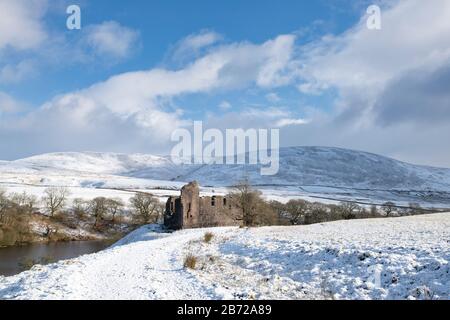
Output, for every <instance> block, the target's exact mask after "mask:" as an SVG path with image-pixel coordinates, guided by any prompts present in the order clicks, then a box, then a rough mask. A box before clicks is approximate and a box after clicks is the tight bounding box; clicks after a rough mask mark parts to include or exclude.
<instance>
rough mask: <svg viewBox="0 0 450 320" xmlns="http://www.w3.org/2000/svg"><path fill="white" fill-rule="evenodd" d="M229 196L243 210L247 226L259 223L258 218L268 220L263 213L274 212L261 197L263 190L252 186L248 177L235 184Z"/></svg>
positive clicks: (243, 218) (243, 217)
mask: <svg viewBox="0 0 450 320" xmlns="http://www.w3.org/2000/svg"><path fill="white" fill-rule="evenodd" d="M227 198H229V199H231V201H232V203H233V205H234V206H235V207H237V208H238V209H240V210H241V213H242V220H243V223H244V225H245V226H254V225H257V224H258V220H259V221H262V220H266V219H265V218H264V217H263V215H265V214H266V213H267V214H269V213H270V215H272V213H273V212H274V210H273V209H272V208H270V206H269V205H268V204H266V203H265V201H264V200H263V199H262V198H261V192H260V191H259V190H255V189H253V188H252V186H251V185H250V183H249V180H248V178H245V179H244V180H242V181H241V182H239V183H238V184H237V185H235V186H234V187H233V188H232V190H231V192H230V193H229V194H228V196H227ZM269 209H270V210H269ZM269 211H271V212H269ZM258 215H259V217H258Z"/></svg>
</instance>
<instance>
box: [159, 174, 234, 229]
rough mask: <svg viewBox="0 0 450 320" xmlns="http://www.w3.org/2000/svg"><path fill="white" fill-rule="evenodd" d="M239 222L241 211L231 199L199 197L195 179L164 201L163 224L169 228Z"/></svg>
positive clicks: (213, 225) (228, 224)
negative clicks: (176, 194)
mask: <svg viewBox="0 0 450 320" xmlns="http://www.w3.org/2000/svg"><path fill="white" fill-rule="evenodd" d="M241 224H242V214H241V211H240V210H239V209H238V208H237V207H236V206H234V205H233V203H232V201H231V199H229V198H227V197H222V196H210V197H200V188H199V185H198V183H197V182H195V181H194V182H191V183H189V184H187V185H185V186H184V187H183V188H182V189H181V195H180V196H179V197H169V199H168V200H167V203H166V210H165V214H164V225H165V226H166V227H167V228H169V229H174V230H178V229H189V228H205V227H218V226H239V225H241Z"/></svg>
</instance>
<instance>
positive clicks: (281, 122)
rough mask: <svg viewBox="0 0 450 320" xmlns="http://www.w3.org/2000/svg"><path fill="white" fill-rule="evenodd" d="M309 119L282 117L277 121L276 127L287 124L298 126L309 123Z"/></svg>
mask: <svg viewBox="0 0 450 320" xmlns="http://www.w3.org/2000/svg"><path fill="white" fill-rule="evenodd" d="M309 122H310V121H309V120H306V119H289V118H286V119H280V120H278V121H277V122H276V123H275V127H278V128H282V127H287V126H298V125H303V124H307V123H309Z"/></svg>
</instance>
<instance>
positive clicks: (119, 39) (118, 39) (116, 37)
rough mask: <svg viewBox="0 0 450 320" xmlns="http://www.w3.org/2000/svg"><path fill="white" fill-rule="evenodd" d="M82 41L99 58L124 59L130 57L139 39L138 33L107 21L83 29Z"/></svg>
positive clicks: (114, 22)
mask: <svg viewBox="0 0 450 320" xmlns="http://www.w3.org/2000/svg"><path fill="white" fill-rule="evenodd" d="M85 29H86V30H85V32H86V34H85V38H84V41H85V42H86V43H87V45H88V46H89V47H90V48H92V49H93V50H94V52H95V53H96V54H97V55H99V56H104V55H106V56H111V57H114V58H125V57H127V56H129V55H130V53H131V52H132V50H133V49H134V48H135V46H136V43H137V41H138V39H139V33H138V32H137V31H135V30H133V29H131V28H128V27H124V26H122V25H120V24H119V23H117V22H116V21H107V22H103V23H101V24H98V25H90V26H87V27H86V28H85Z"/></svg>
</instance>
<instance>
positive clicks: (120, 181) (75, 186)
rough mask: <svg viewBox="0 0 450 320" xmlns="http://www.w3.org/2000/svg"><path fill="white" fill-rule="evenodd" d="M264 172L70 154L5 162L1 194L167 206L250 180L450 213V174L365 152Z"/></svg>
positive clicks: (286, 190)
mask: <svg viewBox="0 0 450 320" xmlns="http://www.w3.org/2000/svg"><path fill="white" fill-rule="evenodd" d="M259 172H260V168H259V167H258V166H251V165H249V166H242V165H204V166H201V165H175V164H174V163H173V162H172V161H171V160H170V158H169V157H162V156H154V155H145V154H131V155H126V154H115V153H94V152H80V153H75V152H67V153H52V154H44V155H39V156H34V157H30V158H26V159H21V160H16V161H1V162H0V187H2V188H6V189H10V190H11V192H13V191H15V190H17V189H20V190H32V191H33V192H36V194H37V195H41V194H42V191H43V190H44V189H45V188H46V187H48V186H65V187H68V188H70V189H71V191H72V198H75V197H82V198H85V197H86V198H93V195H96V194H101V195H102V196H104V195H107V196H108V195H110V196H119V197H121V198H122V199H124V200H127V199H128V198H129V197H130V196H132V194H129V193H130V191H133V190H137V189H138V190H142V191H146V192H152V193H155V194H157V195H158V196H161V198H162V199H163V200H164V199H165V198H166V197H167V196H169V195H173V194H174V192H175V193H176V190H179V189H180V188H181V186H182V185H183V184H185V183H186V182H189V181H192V180H198V181H199V182H200V185H201V186H202V187H203V188H202V190H201V191H202V192H203V193H204V194H214V193H217V194H223V193H226V192H227V186H230V185H233V184H235V183H236V182H237V181H239V180H240V179H242V178H243V177H244V176H245V175H247V176H249V177H250V180H251V183H252V184H254V185H255V186H257V187H258V188H259V189H261V191H262V192H263V193H264V195H265V196H266V197H267V198H269V199H274V200H279V201H282V202H286V201H288V200H289V199H305V200H310V201H320V202H330V203H335V202H339V201H359V202H362V203H374V204H382V203H384V202H386V201H394V202H395V203H396V204H398V205H408V203H410V202H411V203H420V204H421V205H422V206H423V207H427V208H450V169H444V168H432V167H424V166H416V165H412V164H407V163H404V162H400V161H396V160H393V159H389V158H386V157H382V156H378V155H375V154H370V153H365V152H360V151H352V150H345V149H338V148H324V147H293V148H283V149H281V150H280V172H279V173H278V174H277V175H275V176H261V175H260V174H259ZM91 195H92V196H91Z"/></svg>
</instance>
